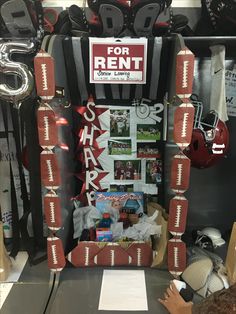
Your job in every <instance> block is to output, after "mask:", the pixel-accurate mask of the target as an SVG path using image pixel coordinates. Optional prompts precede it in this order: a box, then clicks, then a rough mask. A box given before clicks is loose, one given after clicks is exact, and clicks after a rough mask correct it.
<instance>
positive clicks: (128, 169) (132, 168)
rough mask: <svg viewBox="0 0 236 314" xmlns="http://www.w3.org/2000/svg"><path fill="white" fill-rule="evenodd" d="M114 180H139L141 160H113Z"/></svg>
mask: <svg viewBox="0 0 236 314" xmlns="http://www.w3.org/2000/svg"><path fill="white" fill-rule="evenodd" d="M114 179H115V180H140V179H141V160H115V161H114Z"/></svg>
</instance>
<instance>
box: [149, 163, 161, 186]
mask: <svg viewBox="0 0 236 314" xmlns="http://www.w3.org/2000/svg"><path fill="white" fill-rule="evenodd" d="M161 182H162V161H161V160H146V183H147V184H148V183H149V184H150V183H153V184H161Z"/></svg>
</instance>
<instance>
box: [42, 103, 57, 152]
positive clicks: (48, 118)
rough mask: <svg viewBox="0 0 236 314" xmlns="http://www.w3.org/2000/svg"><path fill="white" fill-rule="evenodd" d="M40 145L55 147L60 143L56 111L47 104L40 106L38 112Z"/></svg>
mask: <svg viewBox="0 0 236 314" xmlns="http://www.w3.org/2000/svg"><path fill="white" fill-rule="evenodd" d="M37 120H38V135H39V145H40V146H41V147H43V148H44V149H45V148H48V149H53V148H54V147H55V146H56V145H57V143H58V133H57V124H56V120H55V113H54V111H53V110H52V109H51V108H49V107H47V106H40V107H39V109H38V112H37Z"/></svg>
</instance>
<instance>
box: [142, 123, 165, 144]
mask: <svg viewBox="0 0 236 314" xmlns="http://www.w3.org/2000/svg"><path fill="white" fill-rule="evenodd" d="M160 139H161V131H160V130H159V128H158V126H157V125H156V124H137V140H144V141H145V140H155V141H159V140H160Z"/></svg>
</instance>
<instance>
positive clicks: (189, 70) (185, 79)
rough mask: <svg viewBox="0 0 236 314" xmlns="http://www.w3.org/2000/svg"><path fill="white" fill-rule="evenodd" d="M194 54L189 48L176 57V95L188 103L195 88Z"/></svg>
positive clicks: (185, 48)
mask: <svg viewBox="0 0 236 314" xmlns="http://www.w3.org/2000/svg"><path fill="white" fill-rule="evenodd" d="M193 78H194V54H193V53H192V51H190V50H189V49H188V48H187V47H184V48H183V49H182V50H180V51H179V53H178V54H177V57H176V95H177V96H178V97H179V98H180V99H181V100H182V101H183V102H188V100H189V98H190V96H191V94H192V88H193Z"/></svg>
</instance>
